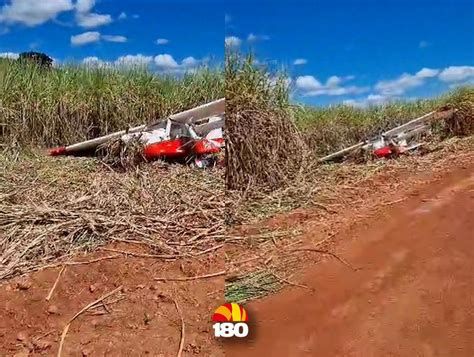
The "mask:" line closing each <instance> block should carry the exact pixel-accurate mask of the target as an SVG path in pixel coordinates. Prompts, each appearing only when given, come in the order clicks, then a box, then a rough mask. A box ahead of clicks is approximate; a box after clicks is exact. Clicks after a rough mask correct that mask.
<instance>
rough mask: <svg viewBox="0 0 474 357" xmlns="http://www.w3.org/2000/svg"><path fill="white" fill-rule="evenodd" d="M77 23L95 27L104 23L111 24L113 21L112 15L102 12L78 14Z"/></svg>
mask: <svg viewBox="0 0 474 357" xmlns="http://www.w3.org/2000/svg"><path fill="white" fill-rule="evenodd" d="M76 21H77V24H78V25H79V26H81V27H84V28H94V27H99V26H103V25H107V24H110V23H111V22H112V16H110V15H101V14H94V13H89V14H77V16H76Z"/></svg>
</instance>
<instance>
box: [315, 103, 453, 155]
mask: <svg viewBox="0 0 474 357" xmlns="http://www.w3.org/2000/svg"><path fill="white" fill-rule="evenodd" d="M454 113H455V110H453V109H446V108H442V109H439V110H435V111H432V112H429V113H427V114H425V115H423V116H421V117H419V118H416V119H413V120H411V121H409V122H407V123H405V124H402V125H400V126H397V127H396V128H393V129H390V130H388V131H386V132H384V133H382V134H380V135H379V136H377V137H374V138H371V139H369V140H364V141H361V142H360V143H358V144H355V145H352V146H350V147H348V148H345V149H342V150H340V151H338V152H335V153H332V154H330V155H327V156H325V157H323V158H321V159H319V162H328V161H334V160H340V159H343V158H344V157H345V156H346V155H348V154H350V153H353V152H356V150H360V149H362V150H363V151H366V152H370V153H371V154H372V155H373V156H375V157H378V158H392V157H397V156H399V155H401V154H405V153H408V152H410V151H412V150H415V149H417V148H419V147H420V146H422V145H423V143H422V142H419V140H420V139H421V138H423V137H426V136H427V135H428V134H430V133H431V127H432V123H433V122H435V121H440V120H446V119H448V118H450V117H451V116H452V115H453V114H454Z"/></svg>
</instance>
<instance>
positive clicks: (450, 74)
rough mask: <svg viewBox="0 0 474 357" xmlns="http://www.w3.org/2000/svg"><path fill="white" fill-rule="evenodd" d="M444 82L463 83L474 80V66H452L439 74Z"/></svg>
mask: <svg viewBox="0 0 474 357" xmlns="http://www.w3.org/2000/svg"><path fill="white" fill-rule="evenodd" d="M439 79H440V80H441V81H443V82H463V81H466V80H469V79H474V66H450V67H448V68H445V69H443V70H442V71H441V73H440V74H439Z"/></svg>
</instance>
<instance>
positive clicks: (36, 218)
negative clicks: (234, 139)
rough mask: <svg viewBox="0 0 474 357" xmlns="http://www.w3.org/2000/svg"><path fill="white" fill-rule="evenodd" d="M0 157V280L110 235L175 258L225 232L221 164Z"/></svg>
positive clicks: (110, 238) (207, 245)
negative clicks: (110, 164)
mask: <svg viewBox="0 0 474 357" xmlns="http://www.w3.org/2000/svg"><path fill="white" fill-rule="evenodd" d="M0 164H1V167H0V192H1V194H0V280H1V279H5V278H9V277H12V276H15V275H18V274H23V273H25V272H27V271H32V270H36V269H39V268H41V267H42V266H44V265H46V264H49V263H51V262H53V261H57V260H60V259H66V258H68V257H69V256H71V255H73V254H75V253H78V252H82V251H90V250H93V249H95V248H96V247H98V246H100V245H104V244H107V243H110V242H113V241H120V240H135V241H139V242H142V243H145V244H147V245H149V246H150V247H151V248H152V249H153V250H154V251H155V253H157V254H158V253H159V254H162V255H165V256H167V257H169V258H170V259H173V258H179V257H182V256H185V255H194V254H197V253H199V252H203V251H204V250H206V249H209V248H212V247H213V246H215V245H217V241H219V240H222V239H223V238H224V235H225V230H224V219H223V217H224V208H225V207H224V198H223V197H224V180H223V172H222V170H217V169H216V170H207V171H201V170H194V169H191V168H189V167H182V166H167V167H162V165H153V164H150V165H146V166H143V167H137V168H135V170H132V171H127V172H125V173H123V172H117V171H113V170H110V169H109V168H107V167H106V166H104V165H103V164H101V163H99V162H97V161H96V160H93V159H77V158H67V157H66V158H48V157H43V156H28V157H23V156H17V157H11V156H3V157H1V158H0Z"/></svg>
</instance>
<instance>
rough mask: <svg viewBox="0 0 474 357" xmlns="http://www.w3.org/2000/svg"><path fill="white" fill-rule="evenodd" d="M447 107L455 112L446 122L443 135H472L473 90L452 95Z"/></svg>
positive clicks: (465, 90) (473, 123)
mask: <svg viewBox="0 0 474 357" xmlns="http://www.w3.org/2000/svg"><path fill="white" fill-rule="evenodd" d="M447 106H448V107H450V108H453V109H456V111H455V113H454V115H453V116H452V117H450V118H449V119H447V120H446V125H445V133H446V134H447V135H450V136H467V135H472V134H474V88H464V89H460V90H458V91H457V92H455V93H454V94H453V95H452V97H451V98H450V100H449V102H448V105H447Z"/></svg>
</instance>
